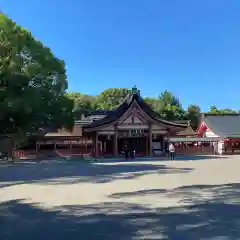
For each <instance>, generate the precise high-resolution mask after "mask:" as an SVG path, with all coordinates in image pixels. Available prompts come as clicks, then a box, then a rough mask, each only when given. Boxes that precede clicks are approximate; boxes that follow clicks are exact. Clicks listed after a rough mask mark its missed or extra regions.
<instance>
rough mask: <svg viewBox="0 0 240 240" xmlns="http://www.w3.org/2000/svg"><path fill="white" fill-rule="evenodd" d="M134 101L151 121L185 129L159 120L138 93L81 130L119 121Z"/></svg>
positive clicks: (182, 125)
mask: <svg viewBox="0 0 240 240" xmlns="http://www.w3.org/2000/svg"><path fill="white" fill-rule="evenodd" d="M134 100H135V101H136V102H137V104H138V105H139V107H140V108H141V109H142V110H143V111H144V112H145V113H146V114H147V115H148V116H149V117H151V118H152V119H153V120H155V121H157V122H160V123H162V124H165V125H169V126H176V127H182V128H186V127H187V124H181V123H175V122H170V121H166V120H163V119H161V118H160V117H159V116H158V114H157V113H156V112H154V111H153V110H152V109H151V107H150V106H149V105H148V104H147V103H145V102H144V100H143V98H142V97H141V96H140V95H139V94H138V93H133V92H132V93H129V94H128V95H127V96H126V98H125V99H124V101H123V103H122V104H121V105H120V106H119V107H118V108H117V109H115V110H112V111H111V112H110V113H109V114H108V115H107V116H106V117H104V118H102V119H100V120H98V121H96V122H93V123H91V124H89V125H86V126H84V127H83V128H95V127H100V126H102V125H106V124H109V123H112V122H114V121H116V120H117V119H119V118H120V117H121V116H122V115H123V114H124V113H125V112H126V111H127V110H128V108H129V107H130V106H131V104H132V103H133V101H134Z"/></svg>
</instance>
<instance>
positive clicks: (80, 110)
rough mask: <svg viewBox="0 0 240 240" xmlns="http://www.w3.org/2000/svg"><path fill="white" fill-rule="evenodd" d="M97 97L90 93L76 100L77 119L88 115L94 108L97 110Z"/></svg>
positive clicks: (75, 112)
mask: <svg viewBox="0 0 240 240" xmlns="http://www.w3.org/2000/svg"><path fill="white" fill-rule="evenodd" d="M96 108H97V106H96V98H95V97H92V96H89V95H81V96H80V97H78V98H76V99H75V100H74V109H73V112H74V116H75V118H76V119H81V116H82V115H83V114H84V115H86V114H87V113H89V112H90V111H92V110H95V109H96Z"/></svg>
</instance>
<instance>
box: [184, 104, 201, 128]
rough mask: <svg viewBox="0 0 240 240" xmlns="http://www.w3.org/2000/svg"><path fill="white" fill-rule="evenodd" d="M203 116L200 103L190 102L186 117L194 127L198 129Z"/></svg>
mask: <svg viewBox="0 0 240 240" xmlns="http://www.w3.org/2000/svg"><path fill="white" fill-rule="evenodd" d="M200 118H201V109H200V107H199V106H198V105H195V104H190V105H189V106H188V108H187V111H186V119H187V120H190V121H191V126H192V128H193V129H197V128H198V126H199V122H200Z"/></svg>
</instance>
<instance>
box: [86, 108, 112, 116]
mask: <svg viewBox="0 0 240 240" xmlns="http://www.w3.org/2000/svg"><path fill="white" fill-rule="evenodd" d="M112 111H113V110H101V109H100V110H93V111H90V112H89V113H88V116H93V115H108V114H109V113H111V112H112Z"/></svg>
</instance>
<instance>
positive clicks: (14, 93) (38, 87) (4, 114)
mask: <svg viewBox="0 0 240 240" xmlns="http://www.w3.org/2000/svg"><path fill="white" fill-rule="evenodd" d="M66 88H67V80H66V73H65V65H64V62H63V61H62V60H60V59H58V58H57V57H55V56H54V55H53V53H52V52H51V50H50V49H49V48H47V47H45V46H44V45H43V44H42V43H41V42H40V41H37V40H36V39H34V37H33V36H32V34H31V33H30V32H29V31H27V30H25V29H23V28H22V27H20V26H18V25H17V24H16V23H15V22H13V21H12V20H11V19H9V18H7V16H6V15H4V14H0V118H1V123H2V124H1V126H0V132H1V133H18V132H25V133H33V132H35V131H37V130H38V129H39V128H45V127H48V126H51V125H54V126H59V127H60V126H67V127H70V126H71V125H72V124H73V118H72V107H73V102H72V101H70V100H69V98H67V97H66V96H64V93H65V89H66Z"/></svg>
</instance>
